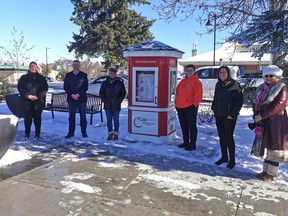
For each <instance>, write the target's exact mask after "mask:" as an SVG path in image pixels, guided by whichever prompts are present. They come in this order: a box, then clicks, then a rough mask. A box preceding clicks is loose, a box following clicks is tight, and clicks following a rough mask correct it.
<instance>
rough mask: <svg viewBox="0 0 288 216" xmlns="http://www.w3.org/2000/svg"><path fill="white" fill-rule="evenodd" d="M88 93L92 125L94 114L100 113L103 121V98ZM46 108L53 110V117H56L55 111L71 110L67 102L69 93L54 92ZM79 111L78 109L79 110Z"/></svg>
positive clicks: (87, 110) (88, 109)
mask: <svg viewBox="0 0 288 216" xmlns="http://www.w3.org/2000/svg"><path fill="white" fill-rule="evenodd" d="M86 95H87V105H86V114H90V125H92V121H93V114H95V113H100V116H101V122H103V114H102V100H101V98H100V96H97V95H93V94H88V93H87V94H86ZM45 110H49V111H51V112H52V118H54V111H58V112H69V107H68V103H67V94H66V93H65V92H63V93H62V92H61V93H52V95H51V103H47V105H46V106H45ZM76 112H78V109H77V111H76Z"/></svg>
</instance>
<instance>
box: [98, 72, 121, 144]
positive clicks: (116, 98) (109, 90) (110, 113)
mask: <svg viewBox="0 0 288 216" xmlns="http://www.w3.org/2000/svg"><path fill="white" fill-rule="evenodd" d="M108 72H109V76H108V77H107V79H106V80H105V81H104V82H103V83H102V85H101V88H100V97H101V99H102V101H103V102H104V109H105V113H106V117H107V127H108V138H107V139H108V140H111V139H113V136H114V140H118V135H119V114H120V110H121V103H122V101H123V100H124V98H125V95H126V90H125V85H124V82H123V80H122V79H121V78H120V77H117V69H116V68H114V67H110V68H109V69H108ZM112 120H114V129H113V126H112Z"/></svg>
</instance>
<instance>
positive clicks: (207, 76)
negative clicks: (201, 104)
mask: <svg viewBox="0 0 288 216" xmlns="http://www.w3.org/2000/svg"><path fill="white" fill-rule="evenodd" d="M228 67H229V68H230V70H231V77H232V78H233V79H235V80H237V79H238V78H239V76H240V70H239V67H238V66H228ZM219 68H220V66H205V67H200V68H198V69H196V73H197V75H198V77H199V79H200V81H201V82H202V88H203V98H204V99H210V100H211V99H213V97H214V90H215V85H216V83H217V81H218V78H217V71H218V69H219Z"/></svg>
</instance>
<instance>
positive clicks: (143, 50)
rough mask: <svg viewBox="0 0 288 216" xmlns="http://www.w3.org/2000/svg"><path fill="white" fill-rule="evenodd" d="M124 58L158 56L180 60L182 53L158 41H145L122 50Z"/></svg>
mask: <svg viewBox="0 0 288 216" xmlns="http://www.w3.org/2000/svg"><path fill="white" fill-rule="evenodd" d="M122 52H123V55H124V57H132V56H160V57H176V58H182V55H183V53H184V52H182V51H180V50H178V49H176V48H173V47H171V46H169V45H166V44H164V43H162V42H160V41H156V40H151V41H145V42H142V43H140V44H137V45H135V46H132V47H128V48H126V49H123V50H122Z"/></svg>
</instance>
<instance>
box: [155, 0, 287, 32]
mask: <svg viewBox="0 0 288 216" xmlns="http://www.w3.org/2000/svg"><path fill="white" fill-rule="evenodd" d="M286 4H287V0H238V1H236V0H218V1H207V0H162V1H161V2H160V4H159V5H156V6H154V7H155V8H156V10H157V12H158V14H159V17H160V18H161V19H165V20H167V21H171V20H173V19H175V18H176V17H179V18H180V19H182V20H185V19H187V18H190V17H193V18H195V19H196V20H197V21H198V22H200V23H201V24H203V23H206V21H207V19H208V16H209V13H210V12H214V13H215V16H216V17H217V24H216V25H217V30H219V31H221V30H226V29H231V28H233V29H234V31H235V32H237V31H241V30H242V28H243V27H244V26H245V25H246V24H247V22H248V21H250V20H251V18H252V17H258V16H259V15H261V14H262V13H263V12H265V11H267V10H274V11H276V10H285V9H286Z"/></svg>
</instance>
